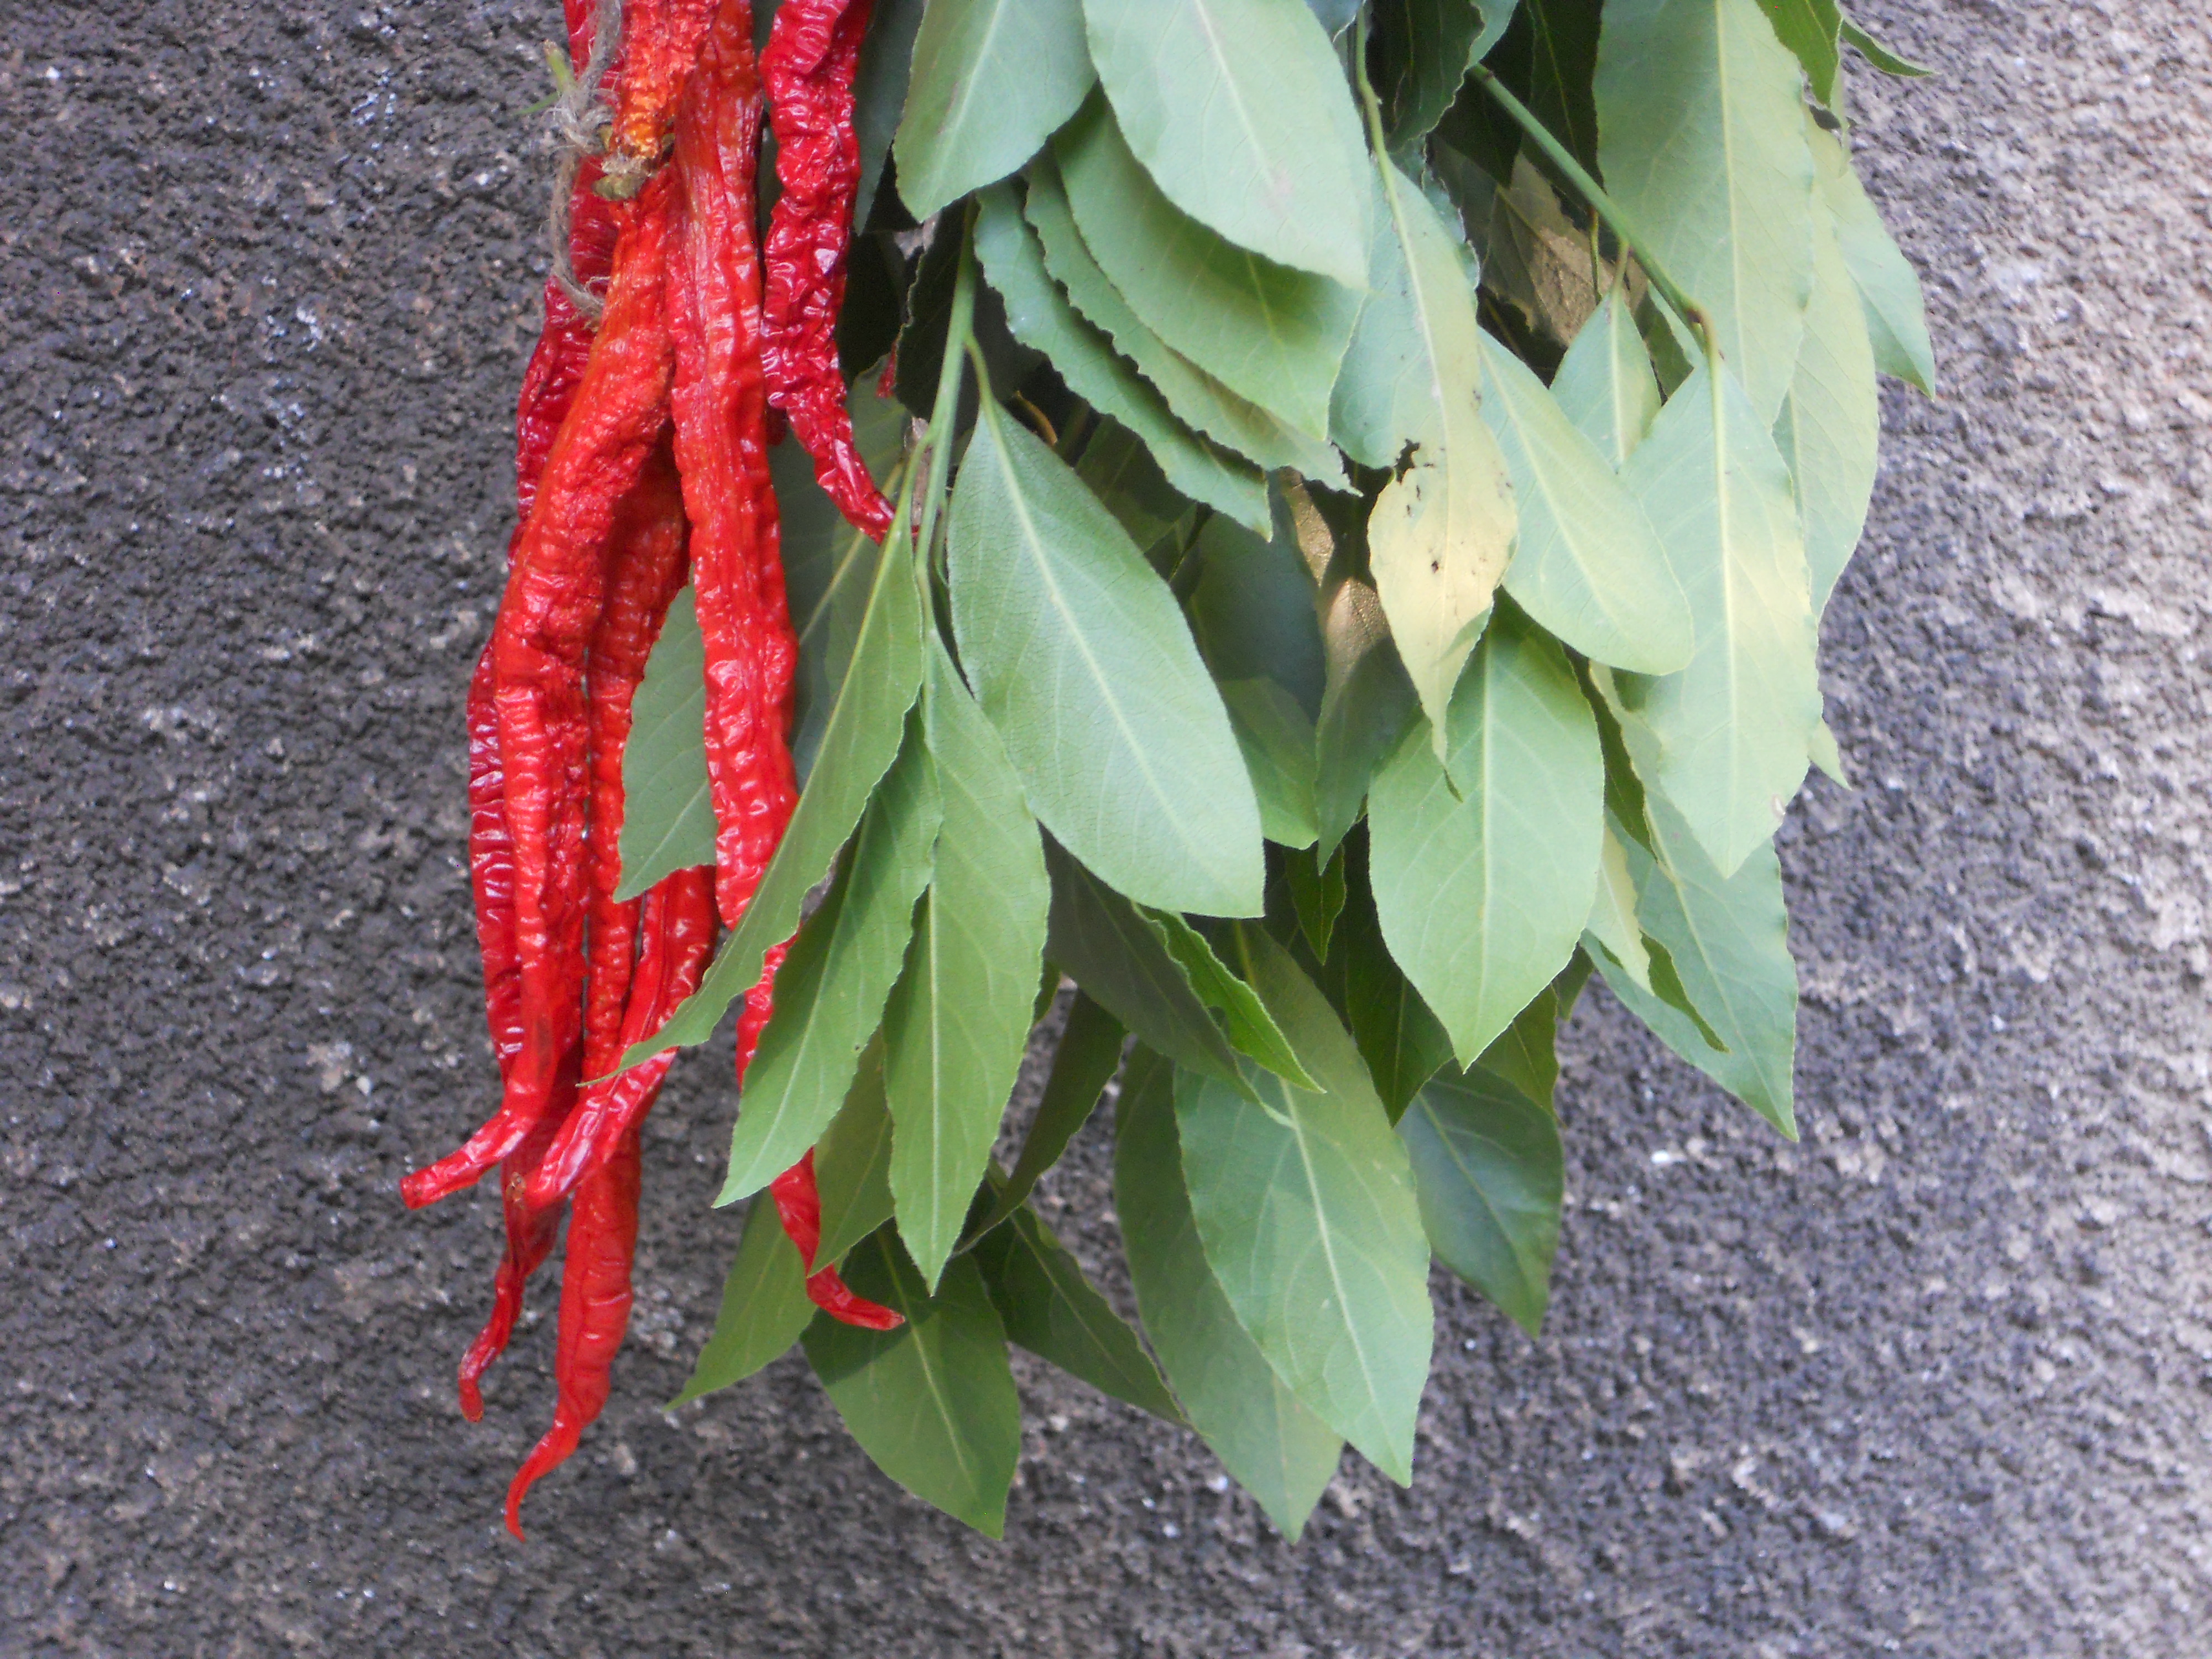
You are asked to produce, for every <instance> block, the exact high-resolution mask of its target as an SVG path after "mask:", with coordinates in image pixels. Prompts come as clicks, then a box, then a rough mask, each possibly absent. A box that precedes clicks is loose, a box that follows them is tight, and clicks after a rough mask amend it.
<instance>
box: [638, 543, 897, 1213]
mask: <svg viewBox="0 0 2212 1659" xmlns="http://www.w3.org/2000/svg"><path fill="white" fill-rule="evenodd" d="M867 593H868V599H867V604H866V607H865V608H864V610H863V611H862V613H861V619H860V631H859V635H858V636H857V637H856V639H855V640H854V647H853V654H852V659H851V662H850V664H849V665H848V667H847V669H846V671H845V673H844V675H843V677H842V679H841V680H840V682H839V689H838V692H837V697H836V704H835V706H834V707H833V708H832V709H831V711H830V714H829V719H828V720H826V721H825V722H824V724H823V737H822V747H821V753H820V756H819V757H818V758H817V761H816V763H815V767H814V770H813V771H812V772H811V773H810V774H809V775H808V776H807V780H806V787H805V790H804V791H802V792H801V793H800V795H799V807H798V810H797V811H794V812H793V814H792V817H791V823H789V825H788V826H787V828H786V829H785V830H784V834H783V840H782V841H781V842H780V843H778V845H777V847H776V849H775V857H774V858H773V859H771V860H769V866H768V869H767V871H766V872H764V873H763V875H762V877H761V884H760V886H759V887H758V888H757V889H756V890H755V891H754V893H753V896H752V901H751V902H750V903H749V904H748V905H747V906H746V907H745V913H744V917H743V919H742V920H741V921H739V922H738V926H737V927H735V928H734V929H732V931H731V933H730V934H729V936H728V937H727V938H726V939H724V940H723V941H722V945H721V948H720V950H719V951H716V952H715V954H714V961H713V963H710V964H709V965H708V969H707V972H706V973H705V975H703V976H702V978H701V980H700V982H699V988H698V989H697V990H696V991H695V992H693V993H692V994H691V995H690V997H688V998H687V999H685V1000H684V1002H683V1003H682V1004H681V1005H679V1006H678V1008H677V1010H676V1012H674V1013H673V1014H672V1015H671V1016H670V1017H669V1018H668V1020H667V1022H666V1023H665V1024H663V1025H662V1026H661V1028H660V1029H659V1030H658V1031H656V1032H654V1033H653V1036H649V1037H647V1038H646V1039H645V1040H644V1041H643V1042H638V1043H634V1044H632V1045H631V1047H630V1048H629V1050H628V1051H627V1052H626V1053H624V1054H623V1058H622V1063H623V1065H624V1066H635V1065H636V1064H637V1063H638V1062H639V1061H640V1060H647V1059H650V1058H651V1057H652V1056H653V1055H654V1054H659V1053H660V1052H662V1051H663V1050H665V1049H668V1048H680V1047H684V1048H688V1047H690V1046H692V1045H694V1044H696V1043H701V1042H705V1041H706V1040H707V1039H708V1037H710V1036H714V1028H715V1027H716V1026H718V1025H720V1024H721V1020H722V1016H723V1014H724V1013H725V1012H727V1011H728V1009H729V1006H730V1005H731V1004H732V1002H734V1001H736V1000H738V998H739V997H742V996H743V995H744V994H745V993H746V992H748V991H750V990H751V989H752V987H753V986H754V985H755V984H756V983H757V982H758V981H759V979H760V976H761V964H762V963H763V961H765V960H766V958H767V956H768V953H769V951H771V950H773V949H774V948H775V946H776V945H780V944H781V943H782V942H783V941H784V940H785V939H788V938H790V937H791V933H792V930H793V928H794V927H797V926H798V924H799V907H800V906H801V904H802V903H804V902H805V898H806V895H807V893H808V891H809V890H811V889H812V887H813V886H814V884H816V883H817V882H818V881H820V880H821V879H822V878H823V875H824V874H825V873H827V872H828V871H829V866H830V865H831V863H832V862H833V861H834V860H836V856H837V853H838V849H839V848H842V846H843V845H844V843H845V839H846V837H847V836H849V835H851V834H852V833H853V829H854V825H855V824H857V823H859V822H860V815H861V814H862V812H863V811H866V807H867V805H868V799H869V797H870V796H871V795H872V794H873V793H874V792H875V788H876V786H877V784H878V782H879V781H881V780H882V778H883V776H884V773H885V772H886V771H887V770H889V769H890V765H891V763H892V761H893V760H894V759H895V758H896V756H897V754H898V752H899V749H900V745H901V742H902V737H903V734H904V732H905V730H906V714H907V710H908V709H909V708H912V707H913V706H914V700H915V695H916V693H918V692H919V691H920V690H921V665H922V659H921V593H920V592H919V590H918V589H917V588H916V587H915V580H914V570H913V567H912V566H911V565H910V564H909V563H908V562H907V561H906V560H904V559H898V558H893V559H878V561H877V562H876V564H875V568H874V569H873V570H872V573H871V574H870V579H869V581H868V585H867ZM903 942H904V941H903V940H902V941H901V943H902V944H903ZM885 988H886V989H888V988H889V987H888V984H887V985H886V987H885ZM861 1036H863V1037H864V1038H865V1036H866V1033H865V1032H863V1033H862V1034H861ZM840 1092H841V1095H842V1091H840ZM834 1109H835V1108H834V1106H833V1107H832V1110H834ZM810 1139H811V1137H810ZM801 1150H802V1151H803V1150H804V1147H803V1146H802V1147H801ZM793 1156H796V1154H795V1153H794V1154H793ZM770 1173H771V1174H773V1173H775V1172H774V1171H771V1172H770Z"/></svg>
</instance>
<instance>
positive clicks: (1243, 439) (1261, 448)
mask: <svg viewBox="0 0 2212 1659" xmlns="http://www.w3.org/2000/svg"><path fill="white" fill-rule="evenodd" d="M1028 176H1029V193H1028V195H1027V197H1024V203H1023V212H1024V215H1025V216H1027V218H1028V220H1029V222H1030V227H1031V228H1033V229H1034V230H1035V231H1036V234H1037V238H1038V240H1040V241H1041V242H1042V244H1043V246H1044V256H1045V267H1046V269H1047V270H1049V271H1050V272H1051V274H1052V276H1053V278H1054V281H1056V282H1058V283H1060V286H1061V287H1062V288H1064V289H1066V292H1067V297H1068V300H1069V302H1070V303H1071V304H1073V306H1074V307H1075V308H1076V310H1077V311H1079V312H1080V313H1082V314H1083V316H1084V317H1085V318H1087V319H1089V320H1090V321H1091V323H1093V324H1094V325H1097V327H1099V328H1101V329H1103V330H1104V331H1105V332H1106V333H1107V334H1109V336H1111V337H1112V338H1113V341H1114V344H1115V348H1116V349H1118V350H1120V352H1121V355H1122V356H1125V357H1127V358H1128V359H1129V361H1130V362H1133V363H1134V364H1135V365H1136V366H1137V369H1138V372H1139V374H1142V375H1143V376H1144V377H1145V379H1146V380H1149V381H1150V382H1151V383H1152V385H1153V386H1155V387H1157V388H1158V391H1159V393H1160V395H1161V396H1162V397H1163V398H1165V399H1166V400H1167V404H1168V407H1169V408H1170V410H1173V411H1174V413H1175V416H1176V418H1177V419H1178V420H1180V421H1182V422H1183V423H1184V424H1185V425H1187V426H1189V427H1191V428H1194V430H1196V431H1198V432H1200V433H1203V434H1204V435H1206V436H1207V437H1209V438H1212V439H1214V440H1216V441H1218V442H1220V443H1223V444H1225V445H1227V446H1228V447H1230V448H1231V449H1233V450H1235V451H1236V452H1237V453H1238V454H1240V455H1243V456H1246V457H1248V458H1249V459H1251V460H1252V461H1253V462H1255V464H1257V465H1259V466H1261V468H1263V469H1267V470H1268V471H1273V469H1274V468H1276V467H1283V466H1288V467H1295V468H1297V471H1299V472H1300V473H1302V474H1304V476H1305V477H1309V478H1312V479H1315V480H1316V481H1317V482H1319V483H1326V484H1330V485H1333V486H1335V487H1339V488H1341V487H1342V485H1343V483H1344V464H1343V463H1342V461H1340V459H1338V458H1337V454H1336V452H1335V451H1334V449H1332V448H1330V447H1329V446H1328V442H1327V441H1325V440H1323V439H1322V438H1320V437H1317V436H1309V435H1307V434H1305V433H1303V432H1299V431H1297V430H1295V429H1294V428H1291V426H1289V425H1287V424H1285V422H1283V421H1282V420H1281V419H1279V417H1277V416H1274V415H1272V414H1270V413H1269V412H1268V411H1267V410H1265V409H1262V408H1261V406H1260V405H1259V404H1255V403H1254V402H1252V401H1251V400H1250V399H1249V398H1241V397H1239V396H1238V395H1237V393H1236V392H1231V390H1230V389H1229V388H1228V387H1227V386H1224V385H1222V384H1221V382H1220V381H1218V380H1215V379H1214V378H1213V376H1212V375H1211V374H1207V373H1206V371H1205V370H1204V369H1202V368H1199V367H1198V366H1197V365H1196V364H1195V363H1194V362H1190V361H1189V360H1188V358H1186V357H1184V356H1182V354H1180V353H1179V352H1176V350H1174V349H1172V348H1170V346H1169V344H1168V343H1167V342H1166V341H1165V340H1164V339H1162V338H1161V337H1159V335H1158V333H1156V332H1155V331H1153V330H1152V328H1151V327H1150V326H1149V325H1147V324H1146V323H1145V322H1144V320H1143V319H1140V318H1139V316H1138V315H1137V313H1136V312H1135V311H1134V310H1133V309H1132V308H1131V307H1130V305H1129V302H1128V301H1127V299H1125V298H1124V297H1123V296H1122V295H1121V291H1120V290H1119V289H1116V288H1115V286H1114V284H1113V283H1111V282H1109V280H1108V279H1107V276H1106V273H1105V272H1104V271H1103V270H1101V269H1100V268H1099V265H1098V262H1097V260H1096V259H1095V258H1092V257H1091V249H1090V247H1089V246H1087V245H1086V244H1085V242H1084V240H1083V234H1082V232H1081V231H1080V230H1079V229H1078V228H1077V226H1076V222H1075V215H1074V212H1073V210H1072V209H1071V208H1070V207H1069V206H1068V204H1067V191H1066V185H1064V184H1063V182H1062V181H1061V179H1060V168H1059V166H1058V164H1057V163H1055V162H1054V161H1053V159H1052V156H1051V155H1050V153H1049V152H1048V153H1047V154H1045V155H1040V156H1039V157H1038V158H1037V159H1036V161H1034V162H1032V163H1031V164H1030V169H1029V175H1028Z"/></svg>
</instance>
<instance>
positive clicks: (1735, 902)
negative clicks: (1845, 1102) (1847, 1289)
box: [1598, 793, 1797, 1140]
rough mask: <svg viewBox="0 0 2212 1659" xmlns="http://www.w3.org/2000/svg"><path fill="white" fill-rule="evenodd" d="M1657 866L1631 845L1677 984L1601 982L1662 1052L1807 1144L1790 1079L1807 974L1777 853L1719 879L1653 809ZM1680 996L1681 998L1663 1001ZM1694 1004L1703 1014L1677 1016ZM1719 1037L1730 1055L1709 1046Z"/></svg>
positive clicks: (1644, 903) (1656, 800)
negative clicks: (1795, 952)
mask: <svg viewBox="0 0 2212 1659" xmlns="http://www.w3.org/2000/svg"><path fill="white" fill-rule="evenodd" d="M1650 815H1651V827H1652V832H1653V840H1654V842H1655V844H1656V848H1657V852H1656V855H1655V854H1652V853H1647V852H1645V851H1644V848H1641V847H1638V846H1637V845H1636V844H1635V843H1634V842H1624V843H1623V851H1624V853H1625V855H1626V858H1627V860H1628V866H1629V872H1630V874H1631V876H1632V878H1633V879H1634V880H1635V883H1636V887H1637V894H1638V901H1637V914H1638V920H1639V921H1640V923H1641V925H1642V927H1643V928H1644V932H1645V933H1647V934H1649V935H1650V939H1651V940H1652V941H1653V942H1654V944H1656V945H1658V946H1661V947H1663V950H1664V952H1665V957H1666V960H1667V963H1668V967H1669V969H1670V977H1671V978H1672V979H1673V981H1674V982H1673V984H1671V985H1667V986H1662V985H1660V984H1659V968H1660V959H1661V958H1660V951H1656V950H1655V951H1653V952H1652V969H1653V975H1652V977H1653V983H1654V990H1651V991H1647V990H1645V989H1644V987H1641V986H1639V985H1638V984H1637V983H1636V982H1635V981H1633V980H1632V979H1631V978H1630V977H1629V976H1628V975H1626V974H1625V973H1623V972H1621V971H1620V969H1618V968H1616V967H1615V966H1614V965H1613V963H1609V962H1606V961H1603V960H1601V961H1600V962H1599V963H1598V971H1599V972H1600V973H1601V974H1602V975H1605V982H1606V984H1607V987H1610V988H1611V990H1612V992H1613V994H1614V995H1615V996H1616V997H1618V998H1620V1000H1621V1001H1622V1002H1624V1003H1626V1005H1627V1006H1628V1007H1629V1009H1630V1011H1631V1012H1633V1013H1634V1014H1635V1015H1636V1017H1637V1018H1638V1019H1641V1020H1642V1021H1643V1022H1644V1024H1646V1025H1649V1026H1650V1028H1651V1029H1652V1030H1654V1031H1656V1032H1657V1033H1658V1035H1659V1037H1660V1040H1661V1041H1662V1042H1665V1043H1666V1045H1667V1046H1668V1048H1672V1049H1673V1050H1674V1052H1675V1053H1676V1054H1680V1056H1681V1057H1682V1058H1683V1059H1684V1060H1688V1061H1689V1062H1690V1064H1692V1066H1696V1067H1697V1068H1698V1069H1699V1071H1701V1072H1703V1073H1705V1075H1706V1076H1708V1077H1710V1078H1711V1079H1713V1081H1714V1082H1716V1083H1717V1084H1719V1085H1721V1087H1723V1089H1726V1090H1727V1091H1729V1093H1730V1094H1732V1095H1734V1096H1735V1097H1736V1098H1737V1099H1738V1100H1741V1102H1743V1103H1744V1104H1745V1105H1747V1106H1748V1107H1750V1108H1751V1109H1752V1110H1753V1111H1755V1112H1757V1113H1758V1114H1759V1115H1760V1116H1761V1117H1763V1118H1765V1120H1766V1121H1768V1122H1769V1123H1771V1124H1772V1125H1773V1126H1774V1127H1776V1128H1777V1129H1778V1130H1780V1131H1781V1132H1782V1133H1784V1135H1786V1136H1788V1137H1789V1138H1790V1139H1792V1140H1795V1139H1796V1138H1797V1121H1796V1110H1795V1108H1794V1106H1793V1104H1792V1102H1791V1079H1790V1073H1791V1070H1792V1068H1793V1066H1794V1065H1795V1063H1796V1047H1797V969H1796V963H1793V962H1792V961H1791V960H1790V944H1789V927H1790V918H1789V913H1788V911H1787V909H1786V908H1785V907H1784V902H1783V894H1782V867H1781V865H1780V863H1779V862H1778V860H1777V859H1776V858H1775V856H1774V849H1773V848H1771V847H1765V846H1762V847H1760V848H1758V849H1756V850H1755V851H1754V852H1753V853H1752V854H1751V855H1750V856H1749V857H1748V858H1747V859H1746V860H1744V861H1743V863H1742V864H1741V866H1738V867H1737V869H1736V870H1735V872H1734V873H1733V874H1730V875H1726V876H1723V874H1722V873H1721V872H1719V871H1718V870H1717V869H1716V868H1714V866H1713V864H1712V861H1711V860H1710V859H1708V858H1707V857H1706V856H1705V852H1704V850H1703V849H1702V848H1700V847H1699V843H1698V839H1697V837H1696V836H1694V835H1693V834H1692V833H1691V830H1690V828H1689V826H1688V824H1687V823H1685V822H1684V820H1683V818H1682V817H1681V815H1680V813H1678V812H1676V811H1674V808H1673V807H1672V806H1670V805H1668V803H1667V801H1666V800H1665V799H1662V798H1661V797H1660V796H1658V795H1657V794H1656V793H1655V794H1654V795H1653V796H1652V797H1651V799H1650ZM1662 990H1674V991H1678V993H1679V994H1678V995H1677V996H1674V997H1669V996H1662V995H1660V994H1656V992H1658V991H1662ZM1677 1001H1686V1003H1687V1005H1688V1008H1689V1009H1690V1010H1694V1011H1695V1012H1694V1013H1692V1012H1686V1010H1685V1009H1683V1008H1680V1007H1678V1006H1674V1004H1675V1003H1676V1002H1677ZM1715 1036H1717V1037H1718V1038H1719V1039H1720V1040H1721V1042H1722V1043H1723V1044H1724V1045H1725V1047H1724V1048H1716V1047H1715V1046H1714V1044H1713V1042H1712V1041H1711V1039H1712V1038H1713V1037H1715Z"/></svg>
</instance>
